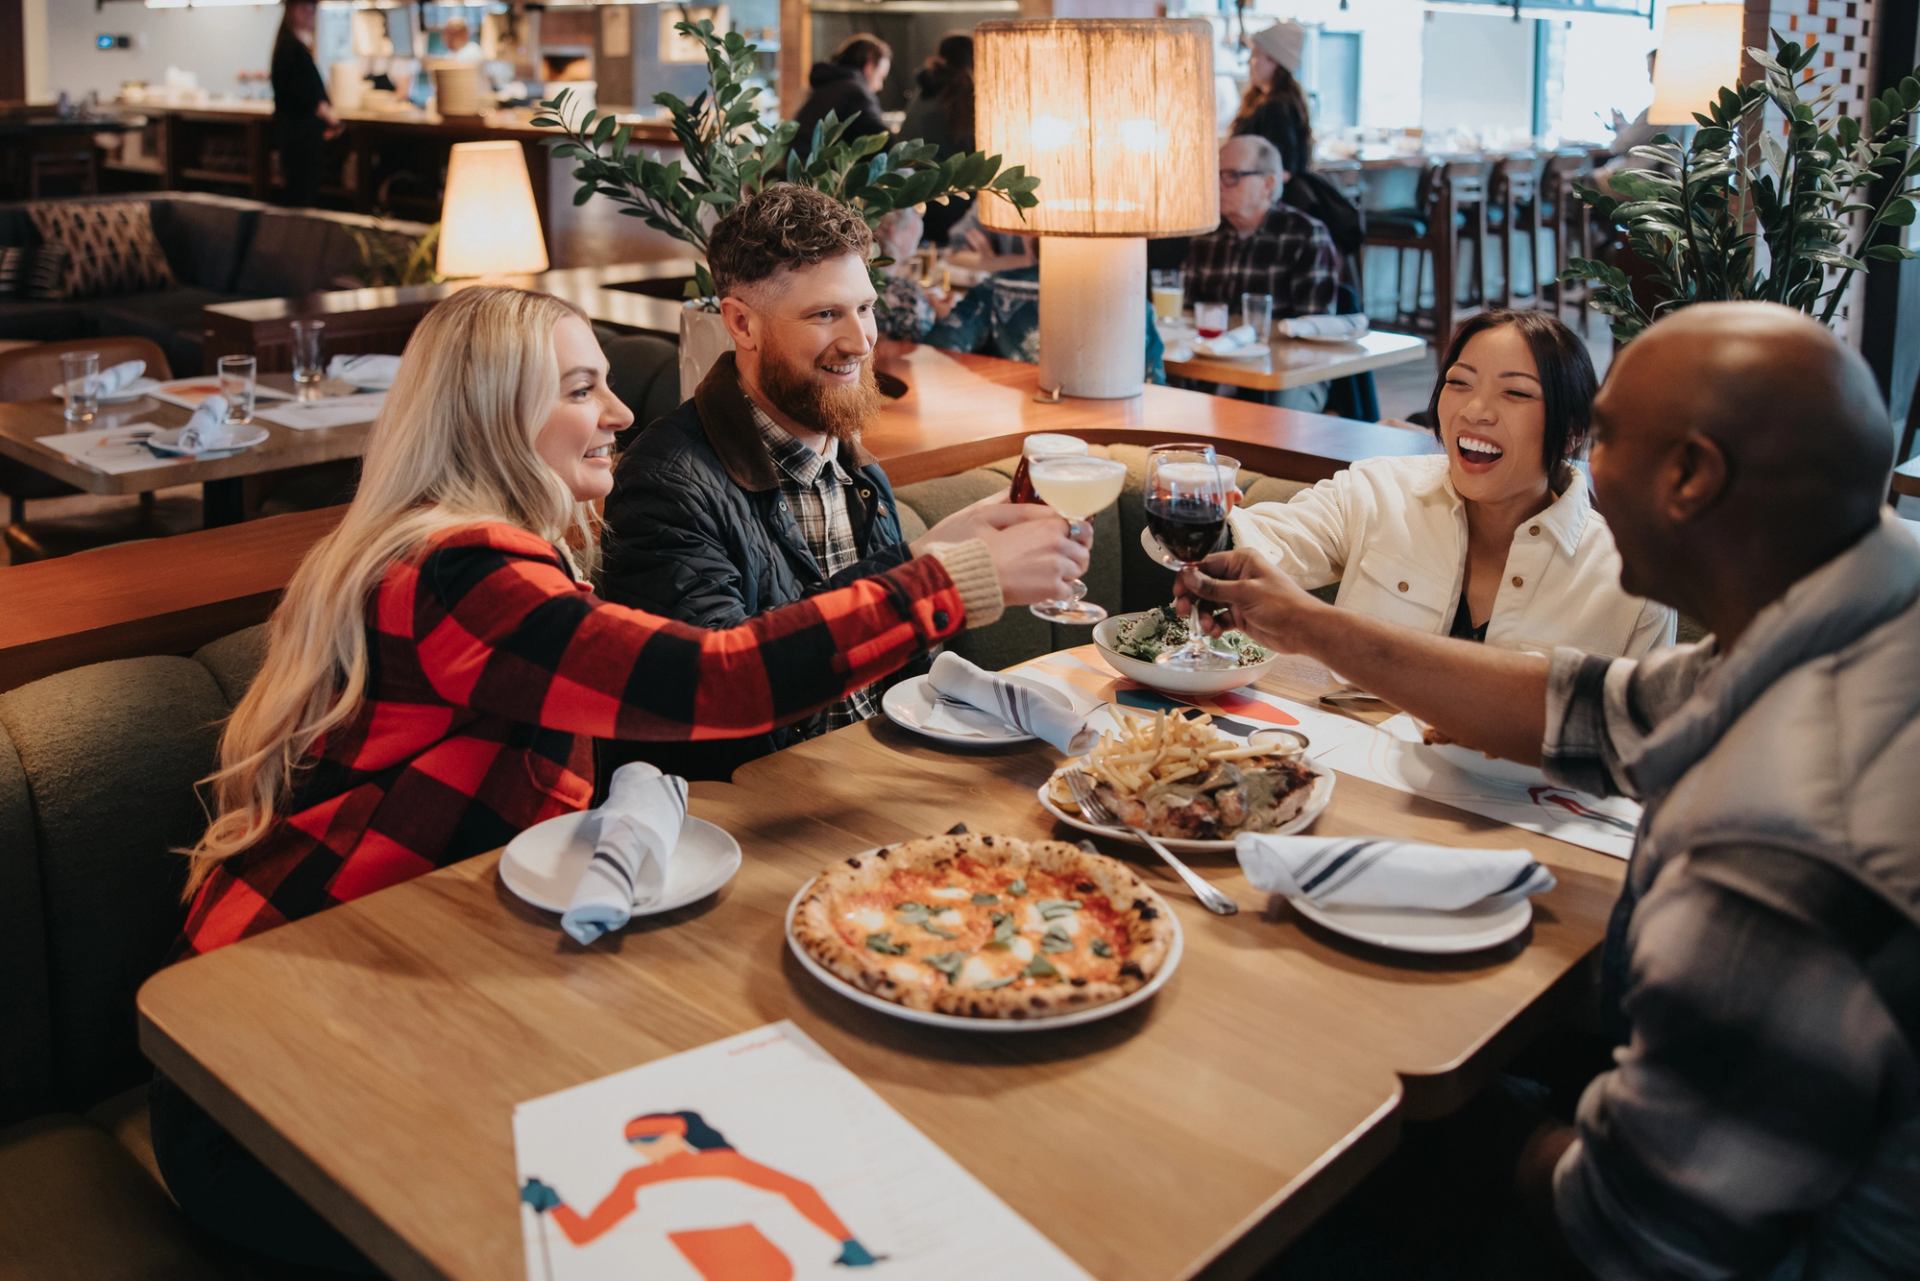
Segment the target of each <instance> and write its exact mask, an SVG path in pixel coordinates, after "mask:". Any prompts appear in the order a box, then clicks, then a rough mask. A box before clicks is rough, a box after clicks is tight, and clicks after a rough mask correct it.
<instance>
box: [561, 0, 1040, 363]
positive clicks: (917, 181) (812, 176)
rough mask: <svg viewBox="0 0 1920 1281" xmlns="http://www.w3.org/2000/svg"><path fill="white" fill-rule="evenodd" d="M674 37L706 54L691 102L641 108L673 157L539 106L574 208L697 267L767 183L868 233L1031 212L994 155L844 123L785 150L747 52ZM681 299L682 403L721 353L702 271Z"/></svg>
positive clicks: (707, 33)
mask: <svg viewBox="0 0 1920 1281" xmlns="http://www.w3.org/2000/svg"><path fill="white" fill-rule="evenodd" d="M674 29H675V30H676V31H679V32H681V33H682V34H683V35H686V36H688V37H690V38H692V39H695V40H698V41H699V42H700V44H701V46H702V47H703V48H704V49H705V50H706V56H707V71H708V76H709V80H710V83H709V86H708V89H707V91H706V92H705V93H702V94H701V95H700V96H699V97H697V98H695V99H694V100H693V101H692V102H686V101H683V100H682V99H680V98H678V97H676V96H674V95H673V94H670V93H657V94H655V95H654V97H653V100H654V102H656V103H658V104H659V105H660V106H663V107H665V108H666V109H667V111H668V113H669V114H670V115H671V117H672V121H673V133H674V137H675V138H677V139H678V140H679V142H680V148H681V151H682V152H683V153H684V154H683V156H682V157H681V158H679V159H675V160H671V161H668V162H665V163H662V162H661V161H658V160H654V159H651V158H650V157H648V156H646V155H645V154H643V153H641V152H636V151H635V150H634V149H633V138H632V132H633V131H632V130H631V129H630V128H628V127H627V126H624V125H621V124H620V123H619V122H618V121H617V120H615V118H614V117H612V116H607V115H600V114H598V113H596V112H593V111H586V112H580V111H577V110H576V109H574V107H573V106H572V104H571V102H570V98H569V94H568V92H567V91H566V90H562V91H561V92H560V93H559V94H558V95H557V96H555V97H554V98H552V99H549V100H547V101H544V102H542V103H541V104H540V105H541V108H542V109H543V110H542V114H541V115H539V116H536V117H535V118H534V123H535V124H537V125H547V126H556V127H558V128H559V129H561V130H562V132H563V133H564V134H565V138H564V140H562V141H558V142H556V143H555V144H553V152H554V155H555V156H557V157H563V158H566V159H570V160H573V161H574V162H575V168H574V171H573V176H574V177H575V178H576V179H577V180H578V181H579V183H580V188H579V190H578V191H576V192H575V193H574V198H573V202H574V204H576V205H583V204H585V203H586V202H587V201H588V200H591V199H592V198H593V197H594V196H596V195H599V196H604V197H606V198H607V199H609V200H612V201H614V202H615V203H616V204H619V205H621V206H622V207H623V208H622V210H621V212H623V213H626V214H629V215H632V216H634V217H637V218H640V219H641V220H642V221H644V222H645V223H646V224H647V225H648V226H649V227H653V228H655V229H656V230H659V231H664V232H665V233H667V234H668V235H670V236H673V237H674V238H675V239H678V240H681V241H684V242H686V243H687V244H688V245H690V246H692V247H693V249H694V250H696V251H697V252H698V253H699V254H700V255H701V256H702V258H704V256H705V254H706V249H707V233H708V230H709V229H710V228H711V227H712V225H713V224H714V222H716V221H717V220H719V219H720V218H722V217H724V216H725V215H726V214H727V212H728V211H730V210H731V209H733V207H734V206H736V205H738V204H739V203H740V202H741V201H742V200H745V199H747V198H748V197H749V196H751V195H753V194H754V193H755V192H757V191H758V190H760V188H761V187H763V186H765V185H767V184H768V183H773V182H795V183H802V184H804V185H806V186H810V187H813V188H815V189H816V190H819V191H823V192H825V193H826V194H828V195H830V196H833V197H834V198H836V199H838V200H840V201H843V202H844V203H846V204H847V205H848V206H850V207H852V208H853V209H854V210H856V211H857V212H858V213H859V214H860V216H861V217H862V218H863V219H864V220H865V221H866V223H867V225H868V226H869V227H871V226H872V225H874V224H875V223H877V222H878V221H879V220H880V219H881V218H883V217H885V216H886V215H887V214H888V213H891V212H892V211H894V210H896V209H906V208H911V207H912V206H914V205H919V204H926V203H930V202H945V201H946V200H948V199H951V198H952V197H955V196H979V197H981V198H988V197H991V198H994V199H1001V200H1007V201H1009V202H1011V203H1012V204H1013V206H1014V207H1015V208H1016V209H1020V210H1027V209H1031V208H1033V207H1034V206H1035V205H1037V204H1038V203H1039V197H1037V196H1035V195H1034V194H1033V192H1034V188H1035V187H1037V186H1038V185H1039V182H1040V180H1039V179H1038V178H1035V177H1031V176H1029V175H1028V174H1027V173H1026V171H1025V169H1024V168H1023V167H1021V166H1019V165H1015V166H1013V167H1012V168H1004V169H1003V168H1002V167H1001V163H1000V157H998V156H988V155H984V154H982V153H980V152H977V151H975V152H967V153H955V154H952V155H948V156H944V157H942V156H939V155H937V151H938V149H937V148H936V147H934V146H933V145H932V144H931V143H926V142H920V141H915V140H903V141H899V142H893V141H892V140H891V139H890V138H889V137H888V136H887V135H885V134H872V135H869V136H867V137H863V138H855V139H851V140H849V139H847V138H846V136H845V135H846V131H847V127H848V125H849V124H851V123H852V122H851V121H849V120H840V119H838V118H837V117H836V116H833V115H829V116H828V117H827V118H826V119H825V120H823V121H821V122H820V124H819V126H818V127H817V128H816V129H815V130H814V135H813V137H812V138H811V139H808V140H806V145H804V146H795V145H794V144H795V139H794V133H795V130H796V129H797V128H798V126H797V125H795V124H794V122H792V121H783V122H781V123H780V124H777V125H768V124H767V123H766V122H765V121H764V120H762V119H761V116H760V109H759V106H758V99H759V91H758V89H757V88H756V87H754V86H753V85H751V84H749V83H748V81H749V78H750V77H751V76H752V75H753V74H754V71H755V68H756V58H757V55H758V49H757V48H756V47H755V46H754V45H753V44H751V43H749V42H748V41H747V40H746V39H745V38H744V37H743V36H741V35H740V34H739V33H738V32H734V31H729V32H727V33H726V34H725V35H724V36H721V35H716V34H715V32H714V29H713V23H712V22H710V21H707V20H705V19H702V20H701V21H699V22H679V23H675V24H674ZM890 143H891V145H889V144H890ZM882 265H885V260H876V263H875V266H876V268H877V267H878V266H882ZM687 299H688V301H687V304H686V306H685V307H684V308H683V310H682V313H681V319H680V385H681V390H682V393H683V394H686V395H691V394H692V391H693V387H694V386H695V385H697V384H698V382H699V380H700V378H702V377H703V376H705V373H706V370H707V368H708V366H710V365H711V364H712V363H713V361H714V360H716V359H718V357H719V355H720V354H721V353H722V352H724V351H726V350H727V349H728V346H729V345H730V344H729V342H728V340H727V337H726V329H725V326H724V325H722V323H721V321H720V315H719V308H718V305H717V303H716V301H715V298H714V287H713V278H712V276H711V275H709V274H708V271H707V265H706V263H705V262H704V261H700V262H698V263H696V265H695V267H694V278H693V280H692V281H691V282H690V283H689V284H688V286H687Z"/></svg>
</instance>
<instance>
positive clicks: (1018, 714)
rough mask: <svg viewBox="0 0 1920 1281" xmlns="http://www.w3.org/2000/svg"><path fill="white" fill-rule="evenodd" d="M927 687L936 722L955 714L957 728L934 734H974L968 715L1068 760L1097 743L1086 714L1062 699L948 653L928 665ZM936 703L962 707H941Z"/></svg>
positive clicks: (978, 726) (976, 731) (1047, 691)
mask: <svg viewBox="0 0 1920 1281" xmlns="http://www.w3.org/2000/svg"><path fill="white" fill-rule="evenodd" d="M927 683H928V684H929V685H930V686H932V688H933V692H934V694H935V695H936V696H937V698H936V701H935V705H934V713H935V718H936V719H938V718H939V717H940V715H941V714H942V713H958V714H959V715H957V716H956V717H955V718H954V719H955V722H956V725H957V728H956V727H950V726H946V725H939V724H935V725H933V726H931V728H934V729H946V730H947V732H949V733H956V732H957V733H969V732H972V733H978V732H979V731H980V729H981V728H982V726H981V725H980V724H979V723H978V722H977V721H976V722H975V723H972V724H970V723H969V719H970V717H969V714H971V717H973V718H980V717H984V718H986V719H987V722H988V724H989V725H992V724H993V723H996V722H997V723H998V724H999V725H1000V726H1003V727H1004V726H1011V727H1012V728H1014V729H1016V730H1019V731H1020V732H1021V733H1022V734H1032V735H1033V736H1034V737H1036V738H1039V739H1041V740H1043V741H1045V742H1046V743H1048V744H1051V745H1052V746H1053V747H1056V748H1058V749H1059V750H1060V751H1063V752H1065V753H1066V754H1067V755H1069V756H1079V755H1081V754H1082V753H1084V752H1089V751H1092V750H1093V745H1094V743H1095V742H1096V741H1097V740H1098V738H1099V735H1098V734H1096V733H1095V732H1094V731H1093V730H1092V729H1090V728H1088V726H1087V718H1086V715H1085V714H1084V713H1081V712H1078V711H1075V710H1074V708H1073V704H1072V703H1070V702H1068V701H1067V696H1066V695H1065V694H1061V693H1058V692H1056V691H1054V690H1050V689H1042V688H1040V687H1039V686H1036V685H1030V684H1028V683H1027V682H1025V681H1019V680H1010V679H1008V678H1007V677H1005V676H1001V675H999V674H998V673H996V672H989V671H984V670H982V669H981V668H979V667H976V666H975V665H974V664H972V663H970V662H968V661H967V660H966V659H964V658H962V657H960V655H958V654H955V653H953V652H951V651H947V652H944V653H942V654H941V655H940V657H938V658H936V659H934V660H933V669H932V670H931V671H930V672H929V673H928V674H927ZM940 700H951V701H952V702H954V703H958V704H961V706H960V707H955V708H949V707H943V706H941V703H940Z"/></svg>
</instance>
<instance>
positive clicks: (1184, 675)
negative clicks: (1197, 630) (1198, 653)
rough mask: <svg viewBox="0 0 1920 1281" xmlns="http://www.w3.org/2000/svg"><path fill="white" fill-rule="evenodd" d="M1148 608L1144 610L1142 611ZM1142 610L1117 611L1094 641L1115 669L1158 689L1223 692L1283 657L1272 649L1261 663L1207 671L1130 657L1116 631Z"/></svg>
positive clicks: (1247, 682) (1098, 629)
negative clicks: (1119, 645) (1116, 638)
mask: <svg viewBox="0 0 1920 1281" xmlns="http://www.w3.org/2000/svg"><path fill="white" fill-rule="evenodd" d="M1145 612H1146V611H1144V610H1143V611H1141V614H1144V613H1145ZM1141 614H1118V615H1115V616H1114V617H1112V618H1109V619H1107V620H1106V621H1105V622H1104V623H1101V624H1100V625H1099V626H1097V627H1095V628H1094V629H1093V643H1094V644H1096V645H1098V646H1099V647H1100V657H1102V658H1104V659H1106V660H1107V662H1108V663H1110V664H1112V666H1113V670H1114V671H1116V672H1119V673H1120V674H1121V675H1122V676H1124V677H1126V678H1127V679H1128V680H1130V681H1138V682H1139V683H1140V684H1142V685H1145V686H1146V687H1147V688H1148V689H1157V690H1160V691H1162V692H1164V693H1168V694H1224V693H1226V692H1227V691H1228V690H1230V689H1239V688H1240V687H1241V686H1243V685H1251V684H1253V683H1254V682H1255V681H1257V680H1259V679H1260V678H1261V677H1262V676H1264V675H1266V673H1267V669H1268V668H1269V667H1272V666H1273V665H1274V663H1275V662H1276V661H1278V659H1279V657H1280V656H1279V655H1278V654H1277V653H1271V652H1270V653H1269V654H1268V655H1267V657H1266V658H1265V659H1263V660H1262V661H1260V662H1258V663H1252V664H1249V665H1247V666H1245V667H1226V668H1222V669H1220V670H1219V671H1208V672H1188V671H1182V670H1180V669H1179V668H1177V667H1167V666H1164V665H1162V664H1160V663H1146V662H1142V661H1141V660H1139V659H1137V658H1128V657H1127V656H1126V655H1125V654H1122V653H1121V652H1120V651H1119V650H1117V649H1115V648H1114V647H1113V641H1114V635H1115V633H1116V632H1117V631H1118V630H1119V627H1120V625H1121V624H1122V623H1125V622H1129V621H1131V620H1133V619H1136V618H1139V617H1141Z"/></svg>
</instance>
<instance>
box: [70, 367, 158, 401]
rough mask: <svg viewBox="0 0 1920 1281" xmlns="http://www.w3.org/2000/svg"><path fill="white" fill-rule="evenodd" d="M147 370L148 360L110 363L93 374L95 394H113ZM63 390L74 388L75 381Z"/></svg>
mask: <svg viewBox="0 0 1920 1281" xmlns="http://www.w3.org/2000/svg"><path fill="white" fill-rule="evenodd" d="M146 372H147V362H146V361H144V360H123V361H121V362H120V363H119V364H117V365H110V366H108V367H107V368H105V369H102V370H101V371H100V372H99V373H97V374H95V375H94V376H93V385H94V388H95V392H94V394H95V395H98V396H111V395H113V394H114V393H115V392H117V391H119V390H120V389H121V388H122V387H125V386H126V385H127V384H129V383H131V382H132V381H133V380H134V379H136V378H138V377H139V376H140V375H142V374H144V373H146ZM76 381H77V380H76ZM61 390H62V391H63V392H64V391H71V390H73V383H68V384H67V385H66V386H65V387H63V388H62V389H61Z"/></svg>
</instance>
